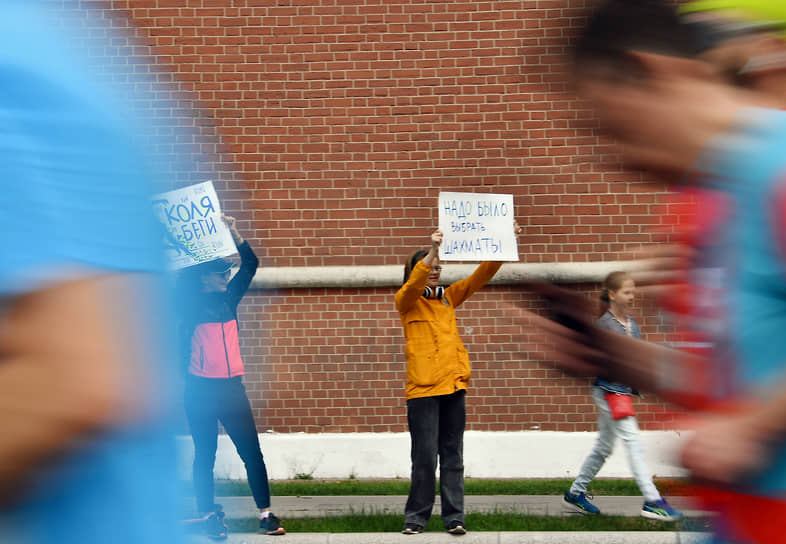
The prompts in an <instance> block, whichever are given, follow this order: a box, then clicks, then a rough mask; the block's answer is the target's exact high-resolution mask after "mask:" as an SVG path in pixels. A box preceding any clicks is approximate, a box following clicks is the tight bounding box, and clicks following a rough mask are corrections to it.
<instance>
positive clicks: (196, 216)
mask: <svg viewBox="0 0 786 544" xmlns="http://www.w3.org/2000/svg"><path fill="white" fill-rule="evenodd" d="M153 212H154V213H155V216H156V218H158V220H159V221H160V222H161V225H162V226H163V231H164V234H163V238H164V247H165V250H166V256H167V264H168V265H169V267H170V268H172V269H179V268H185V267H187V266H193V265H195V264H199V263H203V262H206V261H212V260H213V259H218V258H220V257H226V256H228V255H232V254H234V253H237V247H235V242H234V241H233V240H232V234H230V232H229V229H228V228H227V226H226V225H225V224H224V222H223V221H222V220H221V204H220V203H219V201H218V195H217V194H216V189H215V187H213V182H212V181H205V182H204V183H197V184H196V185H190V186H188V187H183V188H182V189H176V190H174V191H168V192H166V193H161V194H158V195H155V196H154V197H153Z"/></svg>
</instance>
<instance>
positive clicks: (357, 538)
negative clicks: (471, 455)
mask: <svg viewBox="0 0 786 544" xmlns="http://www.w3.org/2000/svg"><path fill="white" fill-rule="evenodd" d="M192 542H193V544H203V543H204V544H207V543H212V542H213V541H211V540H209V539H207V538H206V537H195V538H194V539H193V541H192ZM225 542H227V543H229V544H253V543H266V542H280V544H402V543H404V542H407V543H409V544H708V542H709V535H708V534H706V533H689V532H679V533H678V532H643V531H635V532H632V531H625V532H567V531H559V532H470V533H468V534H466V535H464V536H461V537H456V536H451V535H449V534H446V533H421V534H419V535H410V536H407V535H402V534H396V533H334V534H323V533H297V534H288V535H286V536H283V537H276V536H263V535H254V534H244V533H240V534H233V535H230V536H229V538H228V539H227V540H226V541H225Z"/></svg>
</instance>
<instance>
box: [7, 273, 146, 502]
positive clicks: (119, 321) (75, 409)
mask: <svg viewBox="0 0 786 544" xmlns="http://www.w3.org/2000/svg"><path fill="white" fill-rule="evenodd" d="M138 296H139V292H138V291H137V290H136V289H135V288H132V282H131V277H129V276H105V277H92V278H87V279H79V280H74V281H67V282H63V283H60V284H57V285H53V286H51V287H46V288H43V289H41V290H38V291H34V292H31V293H27V294H23V295H19V296H14V297H9V298H7V299H5V300H4V301H3V302H4V311H3V312H2V313H0V414H3V436H2V439H1V440H0V490H2V491H0V499H2V498H7V497H2V495H3V494H5V492H8V494H9V496H10V495H11V494H12V493H14V488H15V486H14V485H13V484H14V483H19V484H21V483H23V482H24V478H25V475H26V472H27V471H29V470H31V469H33V468H35V467H36V466H38V465H39V464H42V463H45V462H46V461H47V460H48V459H49V458H52V457H55V456H56V454H57V453H58V452H59V451H65V450H67V449H69V448H72V447H77V446H78V445H79V443H81V442H83V441H84V440H89V439H90V437H92V436H94V435H96V434H98V433H101V432H102V431H103V430H106V429H107V428H109V427H111V426H116V425H120V424H124V423H131V422H135V421H141V420H143V419H144V418H146V417H150V416H151V415H152V413H153V412H155V409H156V403H155V402H153V401H152V398H151V395H150V393H151V389H150V388H149V385H150V383H151V382H150V380H149V376H146V375H145V373H144V371H143V370H142V369H143V368H144V367H145V366H146V362H147V361H150V359H149V357H151V353H152V349H151V348H152V343H151V342H149V341H147V340H148V339H147V338H146V337H145V336H143V335H142V330H143V329H142V327H143V326H144V323H142V322H141V321H140V318H143V316H144V315H145V314H144V312H136V311H134V308H136V307H137V306H136V305H135V304H134V303H133V302H132V301H133V299H134V298H135V297H138ZM126 298H127V300H126ZM143 357H145V358H146V359H141V358H143Z"/></svg>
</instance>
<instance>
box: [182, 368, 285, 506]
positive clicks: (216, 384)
mask: <svg viewBox="0 0 786 544" xmlns="http://www.w3.org/2000/svg"><path fill="white" fill-rule="evenodd" d="M185 409H186V417H187V418H188V425H189V427H190V428H191V436H192V437H193V438H194V472H193V477H194V491H195V493H196V501H197V508H198V509H199V512H200V513H203V514H204V513H207V512H212V511H213V510H214V508H215V507H214V500H215V497H214V494H215V489H214V484H213V467H214V465H215V463H216V450H217V449H218V422H219V421H220V422H221V424H222V425H223V426H224V429H226V432H227V434H228V435H229V438H230V439H231V440H232V442H233V443H234V444H235V448H236V449H237V453H238V454H239V455H240V458H241V459H242V460H243V463H244V464H245V465H246V474H247V475H248V484H249V486H251V493H252V494H253V495H254V501H255V502H256V505H257V508H269V507H270V487H269V484H268V479H267V469H266V468H265V460H264V458H263V457H262V450H261V449H260V447H259V436H258V434H257V428H256V424H255V423H254V415H253V413H252V412H251V405H250V404H249V402H248V396H246V388H245V387H244V386H243V382H242V379H241V377H240V376H237V377H235V378H200V377H198V376H192V375H188V377H187V378H186V388H185Z"/></svg>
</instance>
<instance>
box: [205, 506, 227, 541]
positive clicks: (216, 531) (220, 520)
mask: <svg viewBox="0 0 786 544" xmlns="http://www.w3.org/2000/svg"><path fill="white" fill-rule="evenodd" d="M225 516H226V514H224V511H223V510H222V509H221V505H220V504H217V505H216V511H215V512H213V513H212V514H210V515H208V516H207V517H206V518H205V522H204V530H205V535H207V537H208V538H210V539H212V540H226V538H227V525H226V523H224V517H225Z"/></svg>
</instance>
